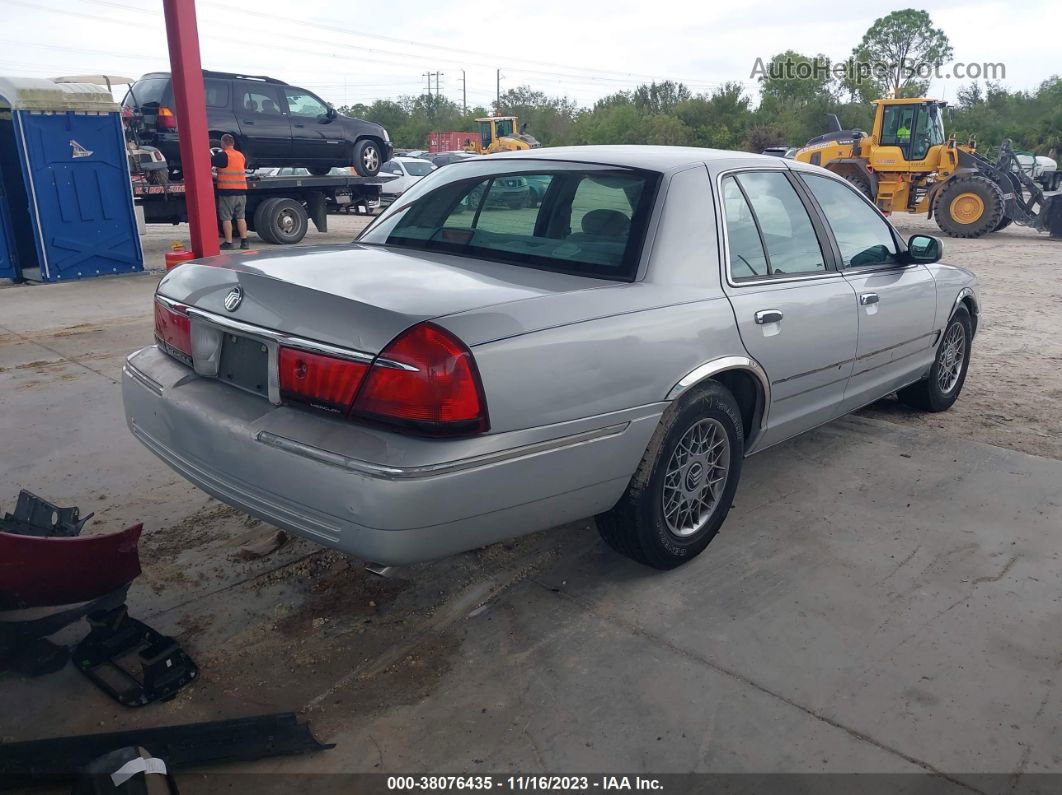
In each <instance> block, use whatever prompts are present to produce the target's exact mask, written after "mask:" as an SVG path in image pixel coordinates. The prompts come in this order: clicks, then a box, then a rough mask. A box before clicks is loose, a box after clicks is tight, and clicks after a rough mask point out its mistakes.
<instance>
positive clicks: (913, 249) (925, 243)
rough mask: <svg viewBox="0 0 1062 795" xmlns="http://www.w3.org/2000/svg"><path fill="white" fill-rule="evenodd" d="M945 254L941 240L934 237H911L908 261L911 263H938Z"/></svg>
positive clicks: (908, 246)
mask: <svg viewBox="0 0 1062 795" xmlns="http://www.w3.org/2000/svg"><path fill="white" fill-rule="evenodd" d="M943 254H944V245H943V244H942V243H941V242H940V238H936V237H933V236H932V235H911V239H910V240H908V241H907V259H908V260H909V261H910V262H921V263H924V264H927V265H928V264H929V263H931V262H938V261H939V260H940V258H941V256H942V255H943Z"/></svg>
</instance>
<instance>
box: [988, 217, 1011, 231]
mask: <svg viewBox="0 0 1062 795" xmlns="http://www.w3.org/2000/svg"><path fill="white" fill-rule="evenodd" d="M1011 221H1012V219H1010V218H1008V217H1007V216H1005V215H1004V216H1003V217H1002V218H1000V219H999V223H998V224H996V228H995V229H993V230H992V231H993V232H998V231H999V230H1000V229H1006V228H1007V227H1008V226H1010V224H1011Z"/></svg>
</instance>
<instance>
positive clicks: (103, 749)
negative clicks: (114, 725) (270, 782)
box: [0, 712, 335, 789]
mask: <svg viewBox="0 0 1062 795" xmlns="http://www.w3.org/2000/svg"><path fill="white" fill-rule="evenodd" d="M130 745H133V746H140V747H142V748H146V749H147V750H148V751H150V752H151V755H152V756H154V757H156V758H159V759H162V760H164V761H165V762H166V766H167V769H169V770H171V771H172V770H181V769H188V768H191V767H199V766H202V765H213V764H217V763H220V762H241V761H242V762H245V761H253V760H255V759H264V758H266V757H272V756H291V755H294V754H305V753H310V752H313V751H324V750H327V749H329V748H334V747H335V745H333V744H324V743H320V742H318V741H317V739H316V738H315V737H314V736H313V734H311V733H310V727H309V726H308V725H307V724H305V723H302V724H300V723H299V722H298V721H297V720H296V717H295V713H293V712H279V713H275V714H272V715H257V716H255V717H250V718H235V719H232V720H219V721H210V722H206V723H188V724H184V725H181V726H165V727H162V728H157V729H139V730H132V731H122V732H110V733H107V734H84V735H80V736H75V737H56V738H54V739H48V740H31V741H30V742H22V743H5V744H0V789H20V788H25V787H28V786H31V785H35V784H49V783H52V784H54V783H60V782H69V781H72V780H74V778H75V777H76V775H77V773H78V771H79V770H80V769H81V768H83V767H85V766H86V765H88V764H89V763H90V762H91V761H92V760H93V759H95V758H96V757H99V756H102V755H103V754H106V753H108V752H110V751H114V750H115V749H118V748H124V747H125V746H130Z"/></svg>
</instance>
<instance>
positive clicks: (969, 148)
mask: <svg viewBox="0 0 1062 795" xmlns="http://www.w3.org/2000/svg"><path fill="white" fill-rule="evenodd" d="M874 105H875V110H874V126H873V128H872V130H871V132H870V133H866V132H864V131H862V130H842V129H841V125H840V122H839V121H838V120H837V117H836V116H835V115H834V114H832V113H831V114H830V115H829V116H828V119H829V124H830V128H831V131H830V132H827V133H825V134H824V135H820V136H818V137H817V138H812V139H811V140H810V141H808V143H807V145H805V146H804V147H803V148H801V149H800V150H798V151H797V153H796V154H795V155H794V157H795V159H797V160H800V161H802V162H804V163H812V164H814V165H818V166H823V167H825V168H827V169H829V170H830V171H833V172H835V173H836V174H838V175H840V176H843V177H844V178H845V179H847V180H848V181H849V182H850V183H852V185H854V186H855V187H857V188H858V189H859V190H861V191H862V192H863V193H864V194H866V195H867V196H868V197H869V198H870V199H871V200H872V201H874V202H876V203H877V205H878V207H879V208H881V210H882V211H883V212H885V213H891V212H909V213H928V214H929V217H930V218H933V217H936V221H937V225H938V226H939V227H940V228H941V230H942V231H943V232H944V233H945V234H948V235H950V236H952V237H981V236H982V235H986V234H988V233H989V232H995V231H996V230H999V229H1002V228H1003V227H1005V226H1007V225H1009V224H1010V223H1011V222H1014V223H1017V224H1021V225H1023V226H1029V227H1032V228H1033V229H1036V230H1038V231H1041V232H1049V233H1050V234H1051V236H1052V237H1062V196H1051V197H1045V196H1044V194H1043V191H1041V190H1040V187H1039V186H1038V185H1037V184H1036V183H1035V182H1033V181H1032V179H1030V178H1029V177H1028V175H1027V174H1025V172H1024V171H1023V170H1022V168H1021V164H1020V163H1019V162H1018V159H1017V157H1016V156H1015V155H1014V153H1013V151H1012V150H1011V146H1010V141H1009V140H1007V141H1004V142H1003V145H1002V146H1001V148H1000V157H999V161H998V162H996V163H992V162H991V161H989V160H987V159H985V158H983V157H981V156H980V155H978V154H977V152H976V150H975V146H974V143H973V141H970V142H969V143H968V144H965V145H957V144H956V143H955V139H954V138H950V139H948V138H945V136H944V122H943V120H942V114H941V110H942V109H943V107H944V105H945V103H944V102H940V101H938V100H933V99H879V100H875V102H874ZM1026 194H1028V198H1026Z"/></svg>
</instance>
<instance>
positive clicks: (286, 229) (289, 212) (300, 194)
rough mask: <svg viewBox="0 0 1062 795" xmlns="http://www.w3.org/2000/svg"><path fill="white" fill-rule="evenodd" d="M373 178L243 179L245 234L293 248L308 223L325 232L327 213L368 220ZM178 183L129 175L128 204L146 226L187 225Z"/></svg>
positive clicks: (379, 181) (377, 182)
mask: <svg viewBox="0 0 1062 795" xmlns="http://www.w3.org/2000/svg"><path fill="white" fill-rule="evenodd" d="M385 181H386V179H385V178H384V176H383V175H381V176H378V177H356V176H346V175H334V174H327V175H325V176H322V177H315V176H298V177H289V176H277V177H271V176H270V177H267V176H258V175H255V174H248V175H247V228H248V229H250V230H252V231H254V232H256V233H257V234H258V236H259V237H260V238H262V240H265V241H266V242H267V243H277V244H284V245H291V244H293V243H298V242H299V241H301V240H302V239H303V238H304V237H305V236H306V232H307V231H308V229H309V222H310V221H311V220H312V221H313V224H314V226H315V227H317V230H318V231H319V232H327V231H328V213H329V211H332V212H355V213H360V214H364V215H371V214H372V213H373V212H375V211H376V210H377V209H379V207H380V188H381V186H382V185H383V183H384V182H385ZM184 195H185V185H184V182H183V181H175V182H169V181H165V180H163V181H162V182H161V184H159V183H155V182H152V181H150V180H148V179H145V178H140V177H138V176H137V175H134V178H133V200H134V202H135V203H136V205H137V206H139V207H141V208H143V213H144V221H145V223H149V224H179V223H183V222H186V221H187V220H188V208H187V207H186V205H185V200H184Z"/></svg>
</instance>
